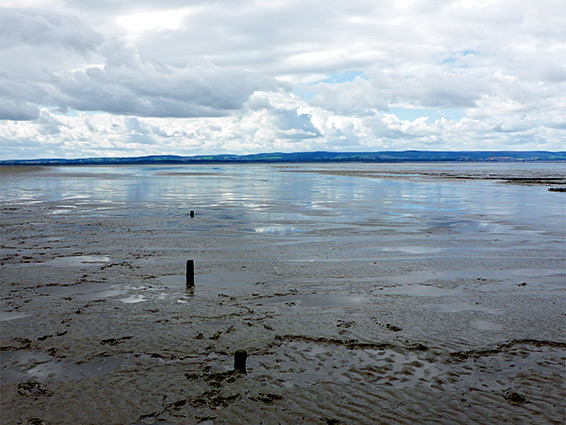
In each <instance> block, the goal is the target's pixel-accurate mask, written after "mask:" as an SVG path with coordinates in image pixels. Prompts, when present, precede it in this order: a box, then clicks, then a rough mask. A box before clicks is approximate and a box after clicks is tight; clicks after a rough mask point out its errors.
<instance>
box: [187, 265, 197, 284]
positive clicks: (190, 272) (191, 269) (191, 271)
mask: <svg viewBox="0 0 566 425" xmlns="http://www.w3.org/2000/svg"><path fill="white" fill-rule="evenodd" d="M193 286H195V262H194V261H193V260H187V288H192V287H193Z"/></svg>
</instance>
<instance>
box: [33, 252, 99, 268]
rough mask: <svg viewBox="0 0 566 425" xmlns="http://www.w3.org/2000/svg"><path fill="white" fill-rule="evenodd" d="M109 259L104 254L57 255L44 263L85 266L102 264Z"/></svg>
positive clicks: (58, 265)
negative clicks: (57, 256)
mask: <svg viewBox="0 0 566 425" xmlns="http://www.w3.org/2000/svg"><path fill="white" fill-rule="evenodd" d="M108 261H110V258H109V257H107V256H106V255H80V256H76V257H59V258H54V259H53V260H49V261H46V262H45V263H44V264H47V265H49V266H55V267H86V266H96V265H100V264H104V263H107V262H108Z"/></svg>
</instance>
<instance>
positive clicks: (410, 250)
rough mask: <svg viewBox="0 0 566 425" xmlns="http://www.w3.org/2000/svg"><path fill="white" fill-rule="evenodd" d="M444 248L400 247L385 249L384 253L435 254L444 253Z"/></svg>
mask: <svg viewBox="0 0 566 425" xmlns="http://www.w3.org/2000/svg"><path fill="white" fill-rule="evenodd" d="M443 250H444V248H431V247H426V246H398V247H394V248H383V249H382V251H388V252H406V253H407V254H435V253H437V252H441V251H443Z"/></svg>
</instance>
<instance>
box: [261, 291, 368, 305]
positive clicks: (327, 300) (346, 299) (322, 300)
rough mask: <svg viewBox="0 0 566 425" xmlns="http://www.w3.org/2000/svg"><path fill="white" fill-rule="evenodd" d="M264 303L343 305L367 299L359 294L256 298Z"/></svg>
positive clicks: (359, 302) (358, 302)
mask: <svg viewBox="0 0 566 425" xmlns="http://www.w3.org/2000/svg"><path fill="white" fill-rule="evenodd" d="M256 301H257V302H259V303H265V304H280V303H285V304H289V305H299V306H301V307H345V306H352V305H359V304H363V303H365V302H367V301H368V299H367V297H365V296H361V295H347V294H310V295H281V296H274V297H268V298H259V299H257V300H256Z"/></svg>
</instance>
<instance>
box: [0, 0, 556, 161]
mask: <svg viewBox="0 0 566 425" xmlns="http://www.w3.org/2000/svg"><path fill="white" fill-rule="evenodd" d="M11 3H12V4H14V5H16V2H14V1H12V2H11ZM28 3H31V4H33V7H26V6H25V3H23V6H21V7H18V6H17V5H16V6H14V7H12V8H10V9H7V8H5V9H2V10H1V11H0V138H2V141H3V144H6V148H5V149H3V152H2V155H3V156H4V157H5V158H8V157H10V156H11V155H16V156H18V157H37V156H42V155H46V154H49V155H60V156H66V157H69V156H96V155H121V156H124V155H137V154H160V153H171V154H198V153H209V152H210V153H222V152H234V153H248V152H250V153H251V152H260V151H285V150H293V151H298V150H312V149H317V150H383V149H435V150H439V149H448V150H454V149H525V148H534V149H547V150H559V149H564V148H563V146H564V140H566V128H565V125H564V112H563V111H564V110H565V109H566V64H565V63H564V61H563V60H561V59H562V58H563V57H566V42H565V40H566V27H565V26H564V25H563V22H564V21H565V20H566V4H565V3H564V2H563V1H560V0H548V1H545V2H544V4H538V3H533V2H528V1H526V0H482V1H471V0H446V1H440V0H410V1H408V0H399V1H396V2H393V3H391V2H384V1H375V0H354V1H349V2H343V1H338V0H328V1H327V2H306V3H305V2H301V1H299V0H283V1H277V2H260V3H258V2H256V1H252V0H212V1H209V0H206V1H205V0H196V1H191V2H189V3H187V2H186V1H182V0H163V1H161V2H159V5H158V6H156V4H155V2H152V1H150V0H138V1H135V2H134V1H133V0H125V1H121V2H118V3H116V2H110V1H107V0H102V1H82V0H61V1H58V2H47V1H43V0H34V1H32V2H28ZM409 110H411V111H419V113H418V114H417V113H415V114H412V115H410V114H406V113H403V111H409ZM445 112H446V113H445ZM448 112H449V113H448ZM419 115H420V116H419ZM443 116H444V117H451V119H447V118H441V117H443ZM408 117H411V118H408ZM3 147H4V146H3Z"/></svg>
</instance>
